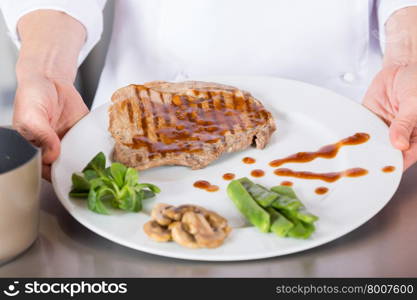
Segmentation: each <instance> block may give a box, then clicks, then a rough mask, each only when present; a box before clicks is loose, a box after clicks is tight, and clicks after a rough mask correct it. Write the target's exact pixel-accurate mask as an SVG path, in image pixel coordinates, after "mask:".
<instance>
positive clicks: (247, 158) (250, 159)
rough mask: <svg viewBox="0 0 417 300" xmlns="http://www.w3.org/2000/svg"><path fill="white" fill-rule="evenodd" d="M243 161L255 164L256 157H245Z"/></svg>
mask: <svg viewBox="0 0 417 300" xmlns="http://www.w3.org/2000/svg"><path fill="white" fill-rule="evenodd" d="M242 161H243V163H245V164H247V165H251V164H254V163H255V162H256V159H254V158H253V157H244V158H243V159H242Z"/></svg>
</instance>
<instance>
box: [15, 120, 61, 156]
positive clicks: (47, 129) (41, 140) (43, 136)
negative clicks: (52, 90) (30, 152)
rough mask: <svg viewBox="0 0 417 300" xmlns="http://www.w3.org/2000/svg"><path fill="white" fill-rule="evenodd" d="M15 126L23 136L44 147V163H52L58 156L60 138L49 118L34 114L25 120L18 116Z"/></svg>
mask: <svg viewBox="0 0 417 300" xmlns="http://www.w3.org/2000/svg"><path fill="white" fill-rule="evenodd" d="M13 126H14V127H15V128H16V130H17V131H18V132H19V133H20V134H21V135H23V137H25V138H26V139H27V140H29V141H30V142H32V143H33V144H34V145H36V146H38V147H40V148H41V149H42V163H43V164H51V163H53V162H54V161H55V160H56V159H57V158H58V156H59V153H60V150H61V146H60V139H59V137H58V135H57V134H56V132H55V130H54V129H53V128H52V127H51V125H50V124H49V122H48V119H47V118H45V117H43V116H32V117H31V119H29V120H25V119H19V117H17V119H15V120H14V122H13Z"/></svg>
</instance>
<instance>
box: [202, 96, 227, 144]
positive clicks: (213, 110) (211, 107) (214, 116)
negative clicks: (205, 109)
mask: <svg viewBox="0 0 417 300" xmlns="http://www.w3.org/2000/svg"><path fill="white" fill-rule="evenodd" d="M207 102H208V104H209V111H210V113H211V116H212V120H210V121H209V122H211V124H210V125H213V126H216V124H219V119H218V117H217V113H218V110H217V109H216V106H215V105H214V100H213V97H212V94H211V92H210V91H207ZM210 125H208V126H210ZM218 126H221V124H219V125H218ZM220 140H221V141H224V136H223V135H221V136H220ZM217 141H218V140H217V139H207V141H206V142H207V143H209V144H213V143H216V142H217Z"/></svg>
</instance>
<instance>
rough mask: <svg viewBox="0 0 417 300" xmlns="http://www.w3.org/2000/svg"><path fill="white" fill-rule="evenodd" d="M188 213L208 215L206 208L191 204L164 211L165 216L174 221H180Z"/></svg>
mask: <svg viewBox="0 0 417 300" xmlns="http://www.w3.org/2000/svg"><path fill="white" fill-rule="evenodd" d="M187 211H192V212H196V213H202V214H203V215H206V214H207V210H206V209H205V208H203V207H200V206H197V205H190V204H186V205H180V206H178V207H170V208H168V209H166V210H165V211H164V214H165V216H167V217H168V218H170V219H172V220H175V221H179V220H181V217H182V216H183V215H184V214H185V213H186V212H187Z"/></svg>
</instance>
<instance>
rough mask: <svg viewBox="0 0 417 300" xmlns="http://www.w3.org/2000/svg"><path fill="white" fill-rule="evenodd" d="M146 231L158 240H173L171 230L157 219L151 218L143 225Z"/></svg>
mask: <svg viewBox="0 0 417 300" xmlns="http://www.w3.org/2000/svg"><path fill="white" fill-rule="evenodd" d="M143 230H144V231H145V233H146V234H147V235H148V236H149V237H150V238H151V239H153V240H154V241H156V242H168V241H170V240H171V238H172V236H171V231H170V230H169V229H168V228H167V227H166V226H162V225H160V224H159V223H158V222H157V221H154V220H151V221H148V222H146V223H145V224H144V225H143Z"/></svg>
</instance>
